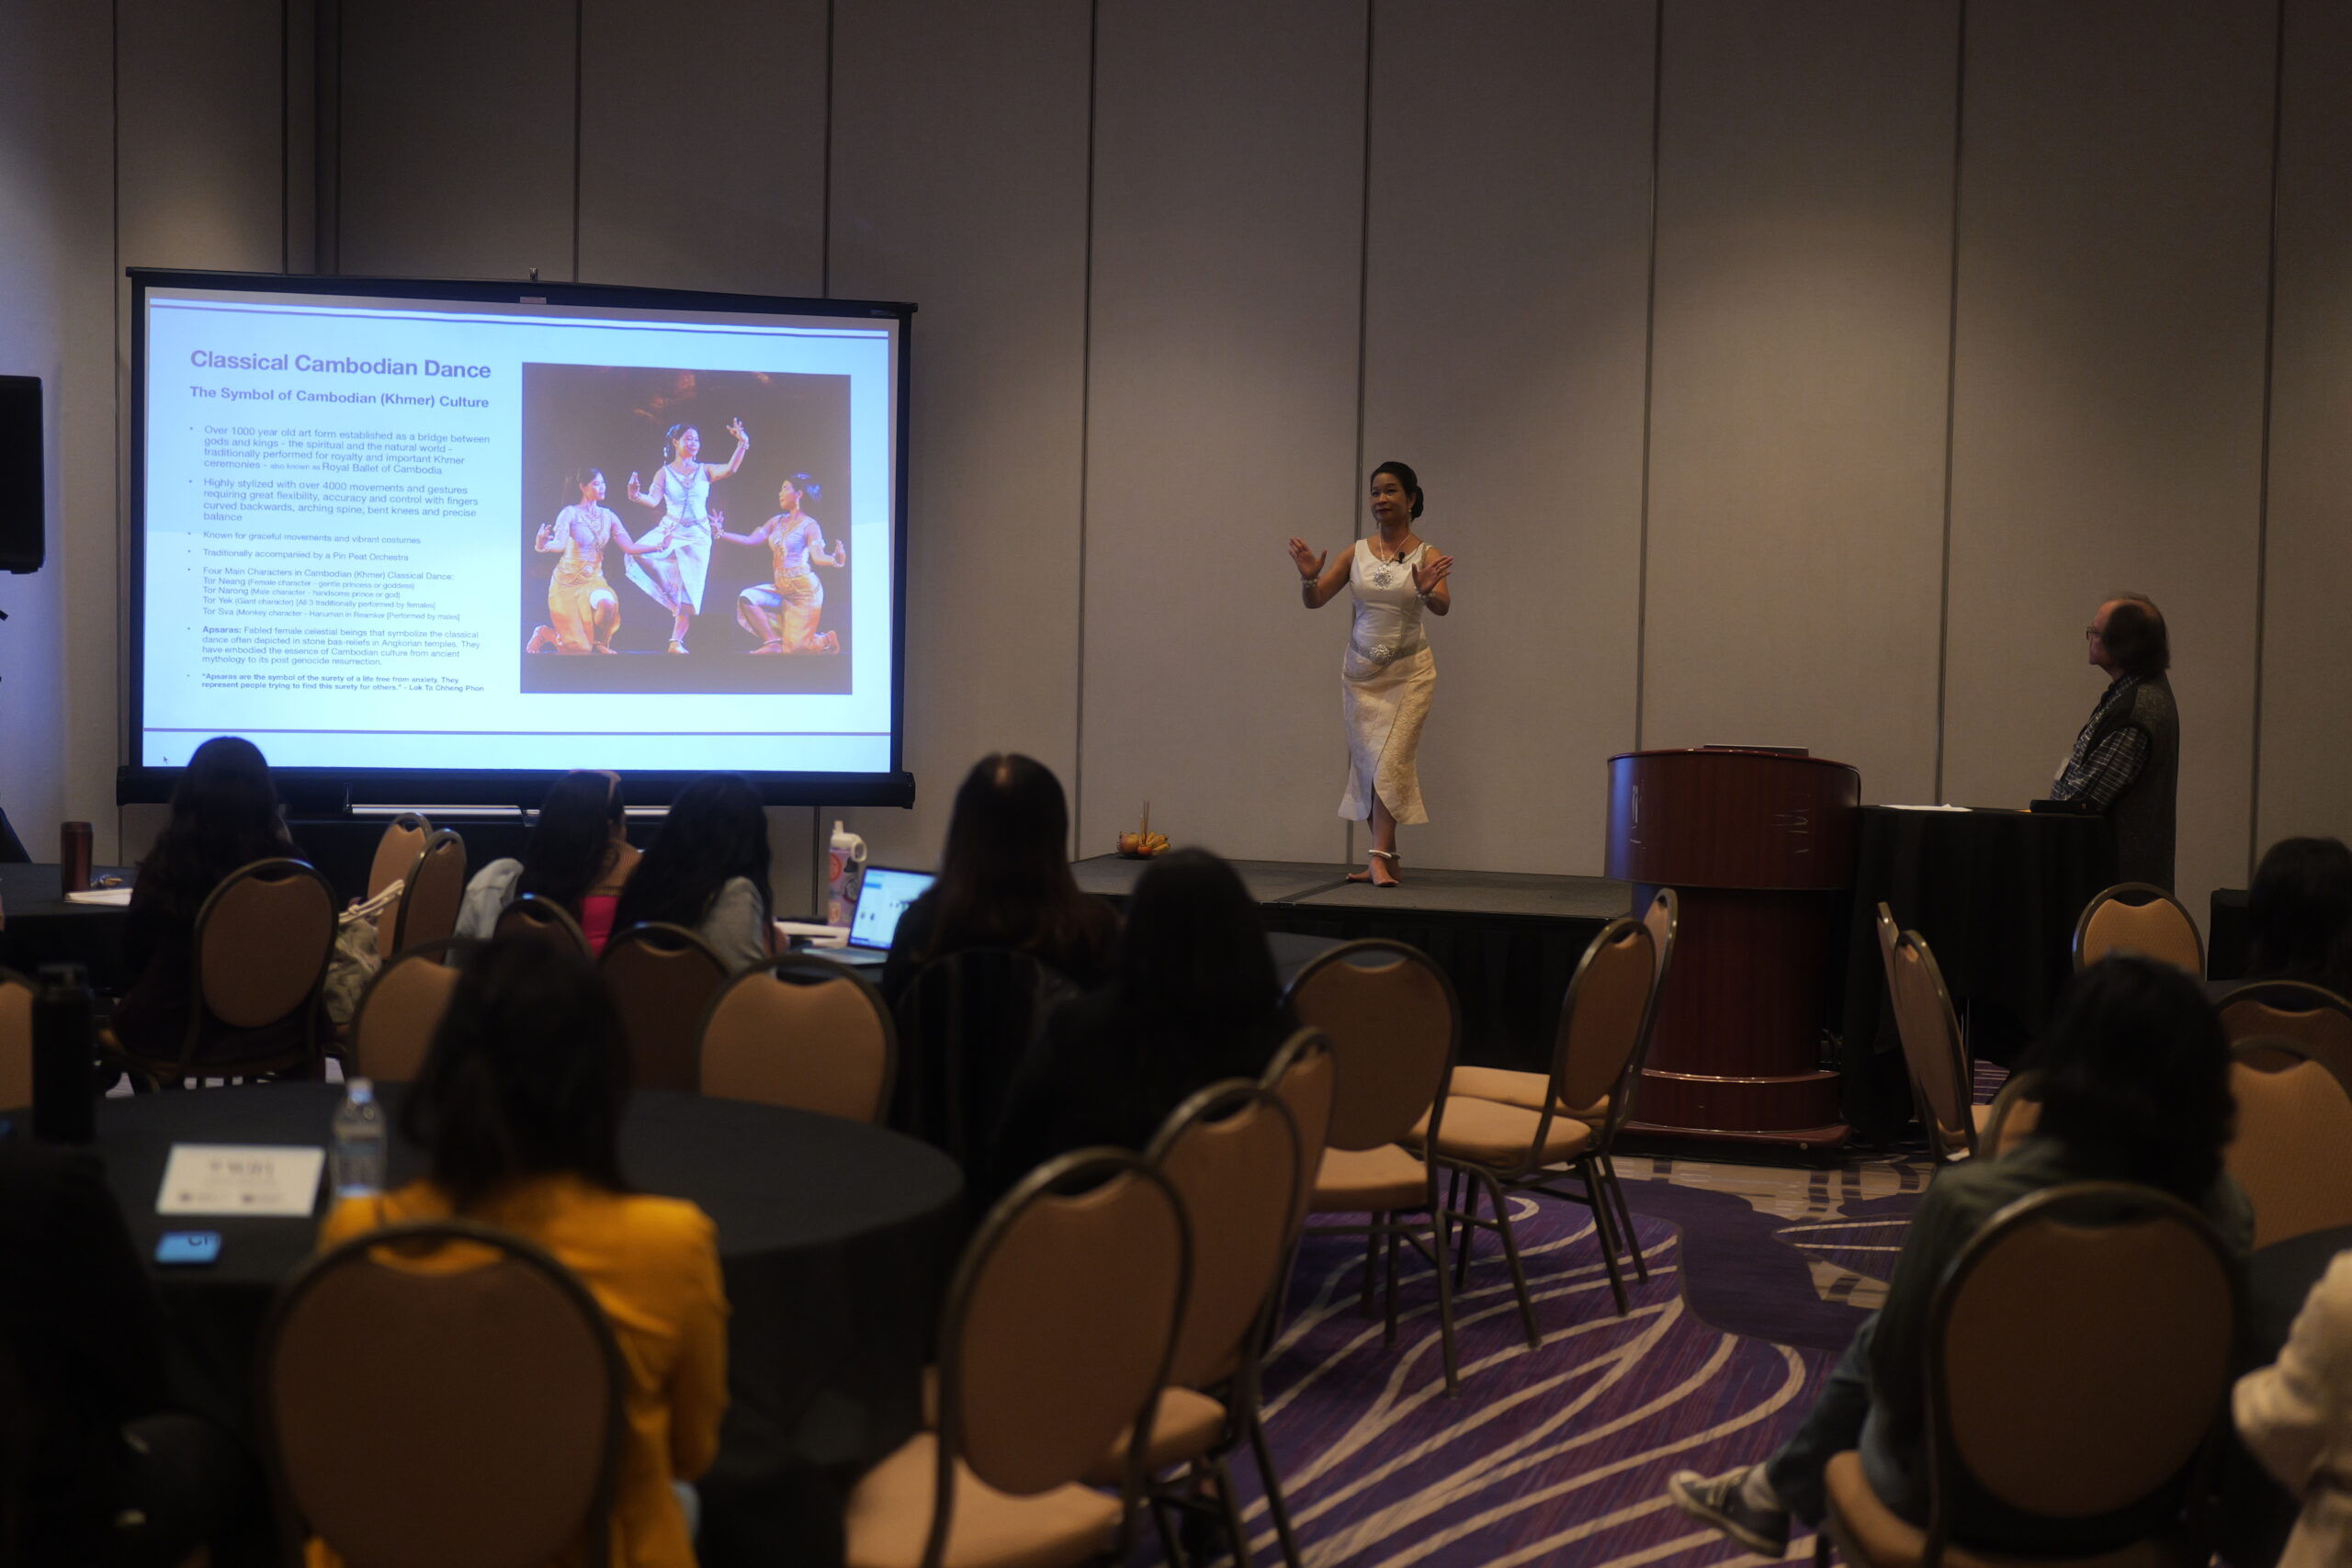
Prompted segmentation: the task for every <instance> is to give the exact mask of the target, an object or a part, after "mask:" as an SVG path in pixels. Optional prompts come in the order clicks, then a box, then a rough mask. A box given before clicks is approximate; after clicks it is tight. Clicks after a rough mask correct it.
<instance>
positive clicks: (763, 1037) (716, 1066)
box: [702, 953, 899, 1122]
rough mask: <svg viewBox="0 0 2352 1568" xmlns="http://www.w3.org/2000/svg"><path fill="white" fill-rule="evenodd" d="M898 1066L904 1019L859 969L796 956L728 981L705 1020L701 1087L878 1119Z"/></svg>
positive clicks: (726, 1096) (727, 1095) (728, 1096)
mask: <svg viewBox="0 0 2352 1568" xmlns="http://www.w3.org/2000/svg"><path fill="white" fill-rule="evenodd" d="M898 1067H899V1031H898V1024H897V1022H896V1021H895V1020H893V1019H892V1018H891V1016H890V1009H889V1006H888V1003H886V1002H884V1001H883V999H882V994H881V993H880V992H879V991H876V989H875V988H874V987H872V986H871V985H870V984H868V983H867V982H866V980H865V976H862V975H859V974H857V973H856V972H854V970H851V969H849V968H847V967H846V966H844V965H842V964H834V963H831V961H829V960H826V959H822V958H812V957H809V956H808V955H806V954H800V953H796V954H790V955H787V956H786V957H783V958H778V959H775V960H772V961H771V962H769V963H766V964H761V965H759V966H758V967H756V968H752V969H747V970H745V971H744V972H743V973H742V974H741V975H738V976H735V978H734V979H732V980H730V981H729V982H728V983H727V988H726V989H725V990H723V991H721V992H719V994H718V1000H716V1001H714V1002H713V1003H712V1004H711V1007H710V1016H709V1017H708V1018H707V1019H706V1020H705V1021H704V1022H703V1026H702V1092H703V1093H705V1094H707V1095H716V1096H718V1098H720V1099H723V1100H757V1101H759V1102H760V1103H762V1104H764V1105H785V1106H790V1107H792V1108H794V1109H795V1110H799V1111H822V1112H823V1113H824V1114H826V1115H828V1116H839V1117H842V1118H844V1119H845V1120H848V1121H852V1122H879V1121H880V1120H881V1119H882V1118H883V1116H884V1115H885V1114H886V1113H887V1112H888V1110H889V1107H890V1087H891V1081H892V1079H893V1078H895V1077H897V1074H898Z"/></svg>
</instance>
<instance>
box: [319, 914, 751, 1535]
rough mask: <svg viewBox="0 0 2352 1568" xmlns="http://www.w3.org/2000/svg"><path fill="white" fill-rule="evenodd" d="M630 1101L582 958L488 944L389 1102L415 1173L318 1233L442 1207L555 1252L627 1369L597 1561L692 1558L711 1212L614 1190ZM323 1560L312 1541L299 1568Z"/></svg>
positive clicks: (709, 1398)
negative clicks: (681, 1487) (691, 1495)
mask: <svg viewBox="0 0 2352 1568" xmlns="http://www.w3.org/2000/svg"><path fill="white" fill-rule="evenodd" d="M627 1104H628V1047H627V1045H626V1043H624V1041H623V1040H622V1037H621V1025H620V1019H619V1017H618V1015H617V1014H616V1012H615V1011H614V1010H613V1004H612V999H611V998H610V997H609V996H608V995H607V994H606V993H605V987H604V985H603V983H602V982H601V981H600V980H598V979H597V977H596V976H595V974H594V971H593V970H591V969H589V968H588V967H587V966H586V965H585V964H583V963H582V961H581V960H580V959H578V958H576V957H574V956H573V955H571V953H566V952H564V951H562V950H561V949H560V948H558V947H555V946H553V945H550V944H549V943H547V942H534V941H530V940H527V939H522V938H508V939H506V940H504V941H502V942H493V943H492V945H491V946H490V947H489V948H487V949H485V950H484V951H483V953H481V956H480V957H479V958H477V959H476V960H475V961H474V962H473V963H472V964H469V965H468V966H467V967H466V969H465V970H464V971H463V972H462V973H461V974H460V975H459V976H458V986H457V989H456V991H455V992H454V993H453V994H452V995H451V997H450V999H449V1011H448V1014H447V1017H446V1018H445V1019H444V1020H443V1021H442V1024H441V1027H440V1030H439V1031H438V1032H436V1033H435V1035H434V1038H433V1046H432V1049H431V1051H430V1052H429V1053H428V1054H427V1055H426V1057H425V1062H424V1071H423V1072H422V1074H421V1075H420V1076H419V1077H418V1079H417V1082H416V1085H415V1087H414V1088H413V1089H412V1090H411V1091H410V1093H409V1097H408V1100H407V1102H406V1103H405V1104H404V1105H403V1106H402V1107H401V1134H402V1135H403V1136H405V1137H406V1138H407V1139H408V1140H409V1141H410V1142H412V1143H413V1144H415V1145H418V1146H420V1147H422V1148H424V1149H425V1150H427V1151H429V1156H430V1165H429V1169H430V1171H431V1174H430V1175H428V1176H426V1177H425V1178H424V1179H423V1180H420V1181H414V1182H412V1183H410V1184H409V1185H408V1186H406V1187H403V1188H401V1189H400V1190H397V1191H394V1192H390V1193H386V1194H384V1195H383V1196H380V1197H372V1198H349V1199H345V1200H344V1201H341V1202H339V1203H337V1204H336V1205H335V1207H334V1212H333V1213H330V1214H329V1215H328V1216H327V1220H326V1224H325V1226H324V1227H323V1229H322V1233H321V1235H320V1244H321V1246H322V1247H332V1246H334V1245H335V1244H337V1243H340V1242H345V1241H348V1240H350V1239H351V1238H353V1237H354V1236H359V1235H367V1234H368V1232H369V1231H372V1230H375V1229H378V1228H379V1227H381V1226H385V1225H396V1224H415V1223H419V1222H424V1221H432V1220H443V1219H449V1218H453V1217H454V1218H458V1219H466V1220H473V1221H478V1222H480V1223H481V1224H490V1225H495V1226H498V1227H499V1228H501V1229H503V1230H509V1231H513V1232H515V1233H516V1234H517V1235H523V1236H526V1237H528V1238H529V1239H530V1240H532V1241H534V1242H537V1244H538V1245H539V1246H541V1247H545V1248H546V1249H547V1250H548V1252H550V1253H553V1254H554V1255H555V1257H556V1258H558V1259H559V1260H560V1262H562V1263H563V1265H564V1266H565V1267H566V1268H568V1269H571V1271H572V1272H573V1273H574V1274H576V1275H578V1276H579V1277H580V1279H581V1280H582V1283H584V1284H585V1285H586V1286H587V1287H588V1289H589V1290H590V1291H591V1292H594V1295H595V1297H596V1300H597V1302H598V1303H600V1304H601V1305H602V1306H603V1307H604V1309H605V1318H606V1319H607V1320H608V1321H609V1322H610V1323H611V1325H612V1328H613V1333H614V1334H615V1336H616V1337H618V1339H619V1340H620V1348H621V1360H622V1362H623V1364H624V1365H625V1366H626V1367H627V1368H628V1387H627V1388H626V1389H625V1390H624V1393H623V1398H624V1405H625V1416H626V1421H627V1427H628V1430H627V1431H626V1432H625V1433H624V1435H623V1438H622V1454H621V1464H620V1474H619V1479H618V1481H617V1482H616V1487H615V1492H614V1497H613V1520H612V1527H613V1561H614V1562H616V1563H622V1562H625V1563H628V1564H630V1565H631V1568H691V1565H692V1564H693V1562H694V1561H695V1552H694V1545H693V1540H692V1534H693V1532H692V1529H691V1527H690V1525H689V1523H688V1519H687V1516H686V1511H685V1510H686V1499H685V1497H684V1495H682V1494H681V1493H680V1492H679V1491H678V1490H677V1489H676V1487H675V1483H678V1482H687V1481H692V1480H694V1479H695V1477H697V1476H699V1475H700V1474H701V1473H702V1472H704V1471H705V1470H706V1469H707V1468H708V1467H709V1464H710V1461H711V1460H712V1459H713V1457H715V1456H716V1454H717V1453H718V1424H719V1418H720V1416H723V1415H724V1414H725V1413H726V1409H727V1297H726V1293H725V1292H724V1290H723V1288H722V1287H721V1285H720V1282H719V1273H718V1234H717V1232H716V1231H714V1230H713V1229H712V1226H711V1223H710V1220H709V1218H708V1217H707V1215H705V1214H704V1213H703V1212H702V1211H701V1210H700V1209H697V1208H695V1206H694V1205H693V1204H692V1203H688V1202H684V1201H680V1200H678V1199H674V1198H650V1197H645V1196H641V1195H639V1194H637V1193H633V1192H631V1191H630V1190H628V1181H627V1179H625V1178H624V1177H623V1175H622V1173H621V1168H620V1123H621V1115H622V1112H623V1111H624V1110H625V1108H626V1106H627ZM424 1501H425V1500H424V1499H420V1505H422V1504H423V1503H424ZM311 1562H312V1565H313V1568H324V1565H326V1564H331V1563H332V1562H334V1557H333V1555H332V1554H331V1553H329V1552H327V1551H324V1549H323V1548H322V1546H320V1545H319V1544H317V1543H313V1545H312V1548H311Z"/></svg>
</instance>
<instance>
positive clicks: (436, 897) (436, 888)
mask: <svg viewBox="0 0 2352 1568" xmlns="http://www.w3.org/2000/svg"><path fill="white" fill-rule="evenodd" d="M465 897H466V841H465V840H463V839H460V838H459V837H458V835H457V834H455V833H452V832H450V831H449V830H448V829H446V828H443V829H435V830H434V831H433V832H431V833H429V834H427V835H426V836H425V840H424V848H423V849H421V850H419V851H417V852H416V859H415V861H414V862H413V863H412V864H411V865H410V867H409V874H408V886H406V887H405V888H403V889H401V901H400V906H399V908H397V910H395V912H394V913H393V916H392V944H391V946H390V947H388V948H385V949H383V953H384V956H385V957H387V958H390V957H394V956H396V955H398V954H400V953H406V952H407V951H408V950H409V949H410V948H412V947H421V946H423V945H424V943H426V942H439V941H440V940H441V939H442V938H443V937H445V936H447V935H448V934H449V933H450V932H452V931H456V930H457V929H458V908H459V907H460V906H462V905H463V904H464V902H465Z"/></svg>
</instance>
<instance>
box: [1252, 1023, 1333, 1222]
mask: <svg viewBox="0 0 2352 1568" xmlns="http://www.w3.org/2000/svg"><path fill="white" fill-rule="evenodd" d="M1258 1082H1259V1084H1260V1086H1261V1087H1262V1088H1264V1089H1267V1090H1269V1091H1271V1092H1272V1095H1273V1097H1274V1098H1275V1099H1276V1100H1281V1101H1282V1102H1283V1105H1285V1106H1287V1107H1288V1108H1289V1110H1290V1121H1291V1126H1292V1127H1293V1128H1294V1129H1295V1131H1296V1132H1297V1134H1298V1179H1299V1188H1298V1202H1297V1205H1296V1213H1294V1214H1293V1215H1292V1216H1291V1223H1292V1224H1293V1225H1294V1226H1295V1225H1300V1224H1306V1204H1307V1201H1308V1200H1309V1199H1311V1198H1313V1197H1314V1196H1315V1173H1316V1171H1317V1169H1318V1168H1320V1167H1321V1166H1322V1163H1323V1148H1324V1145H1325V1143H1326V1141H1327V1140H1328V1139H1329V1136H1330V1133H1331V1107H1332V1105H1333V1104H1334V1102H1335V1101H1336V1100H1337V1098H1338V1095H1339V1088H1340V1062H1339V1057H1338V1056H1337V1055H1334V1054H1333V1053H1332V1050H1331V1041H1330V1038H1329V1036H1328V1035H1326V1034H1325V1033H1324V1032H1322V1031H1321V1030H1319V1029H1302V1030H1299V1031H1297V1032H1295V1033H1294V1034H1293V1035H1292V1036H1291V1037H1290V1038H1289V1039H1287V1040H1285V1041H1283V1043H1282V1048H1281V1049H1280V1050H1278V1051H1276V1052H1275V1053H1274V1057H1273V1060H1272V1061H1271V1062H1268V1063H1267V1064H1266V1070H1265V1072H1264V1074H1263V1075H1262V1076H1261V1077H1260V1078H1259V1079H1258Z"/></svg>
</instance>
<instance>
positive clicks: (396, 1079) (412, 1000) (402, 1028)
mask: <svg viewBox="0 0 2352 1568" xmlns="http://www.w3.org/2000/svg"><path fill="white" fill-rule="evenodd" d="M480 947H481V942H477V941H475V940H474V939H473V938H471V937H462V936H449V937H443V938H442V939H441V940H440V941H439V942H425V943H424V944H423V945H422V946H418V947H412V948H410V949H409V950H408V951H407V952H406V953H401V955H400V956H399V957H397V958H395V959H393V960H392V961H391V962H390V963H389V964H385V965H384V966H383V967H382V968H381V969H379V970H377V971H376V974H375V976H374V977H373V978H371V979H370V980H369V981H368V988H367V989H366V990H364V991H362V992H360V993H359V1005H358V1006H357V1007H356V1008H355V1009H354V1010H352V1014H351V1052H350V1056H351V1070H352V1073H353V1076H355V1077H363V1078H368V1079H372V1080H373V1081H375V1082H377V1083H413V1082H415V1081H416V1077H417V1075H418V1074H419V1073H422V1072H423V1071H424V1058H425V1055H426V1053H428V1052H429V1051H430V1050H431V1049H432V1047H433V1036H434V1034H435V1032H438V1031H439V1029H440V1027H441V1020H442V1017H443V1015H445V1014H446V1013H447V1012H448V1010H449V998H450V997H451V996H453V995H455V994H456V992H457V989H458V971H459V970H461V969H463V968H464V967H465V962H466V960H467V959H468V958H469V957H470V956H471V955H472V954H473V953H474V952H475V951H476V950H478V949H479V948H480Z"/></svg>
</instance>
